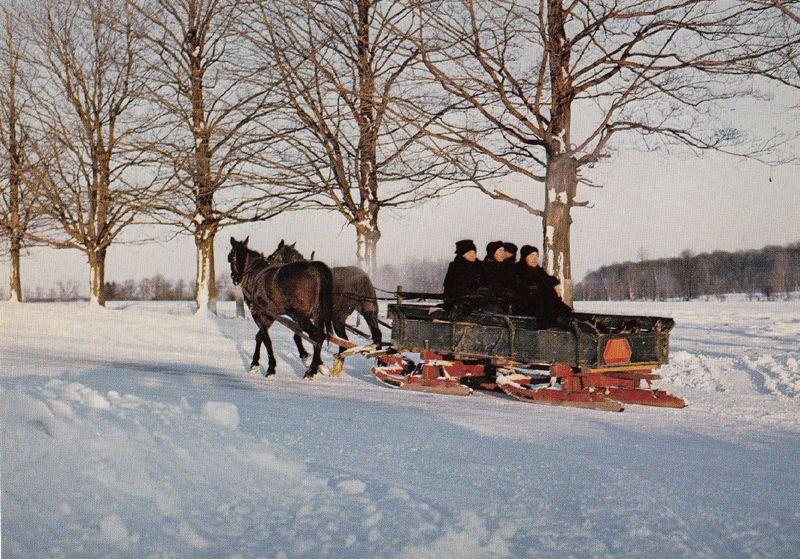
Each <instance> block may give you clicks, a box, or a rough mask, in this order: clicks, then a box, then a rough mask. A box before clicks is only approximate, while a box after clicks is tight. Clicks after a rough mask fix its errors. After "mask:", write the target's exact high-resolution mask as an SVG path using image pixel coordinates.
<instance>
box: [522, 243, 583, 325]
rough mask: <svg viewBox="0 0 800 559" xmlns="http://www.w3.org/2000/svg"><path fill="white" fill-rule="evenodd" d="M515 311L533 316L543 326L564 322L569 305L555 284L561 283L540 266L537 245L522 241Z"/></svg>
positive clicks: (567, 314) (568, 311)
mask: <svg viewBox="0 0 800 559" xmlns="http://www.w3.org/2000/svg"><path fill="white" fill-rule="evenodd" d="M516 270H517V274H516V293H515V312H518V313H519V314H522V315H528V316H535V317H536V318H537V320H538V322H539V325H540V326H541V327H542V328H549V327H551V326H553V325H554V324H556V323H563V321H564V319H566V318H567V317H569V315H570V314H571V313H572V308H570V307H569V305H567V304H566V303H564V301H562V300H561V297H560V296H559V293H558V292H557V291H556V287H557V286H558V285H559V284H560V283H561V282H560V281H559V280H558V278H556V277H555V276H551V275H550V274H548V273H547V272H546V271H544V270H543V269H542V267H541V266H539V249H537V248H536V247H534V246H531V245H525V246H523V247H522V249H520V260H519V262H517V264H516Z"/></svg>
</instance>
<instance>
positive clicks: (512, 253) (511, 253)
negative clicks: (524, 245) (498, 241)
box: [503, 243, 517, 268]
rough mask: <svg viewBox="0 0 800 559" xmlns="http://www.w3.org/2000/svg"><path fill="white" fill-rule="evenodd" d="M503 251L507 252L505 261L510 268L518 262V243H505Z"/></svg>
mask: <svg viewBox="0 0 800 559" xmlns="http://www.w3.org/2000/svg"><path fill="white" fill-rule="evenodd" d="M503 251H504V252H505V253H506V255H507V256H506V259H505V260H503V263H504V264H505V265H506V266H508V267H509V268H510V267H512V266H513V265H514V264H516V263H517V245H515V244H514V243H503Z"/></svg>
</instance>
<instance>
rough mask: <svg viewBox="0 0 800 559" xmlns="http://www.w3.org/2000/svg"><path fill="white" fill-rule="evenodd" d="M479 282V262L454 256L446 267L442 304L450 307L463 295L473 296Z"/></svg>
mask: <svg viewBox="0 0 800 559" xmlns="http://www.w3.org/2000/svg"><path fill="white" fill-rule="evenodd" d="M480 282H481V262H480V261H478V260H476V261H475V262H470V261H469V260H467V259H465V258H462V257H461V256H456V257H455V258H454V259H453V261H452V262H450V265H449V266H448V267H447V274H445V276H444V305H445V307H447V308H452V306H453V304H454V303H455V302H456V301H458V300H459V299H462V298H464V297H471V296H474V295H475V293H476V292H477V291H478V288H479V287H480Z"/></svg>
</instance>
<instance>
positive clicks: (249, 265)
mask: <svg viewBox="0 0 800 559" xmlns="http://www.w3.org/2000/svg"><path fill="white" fill-rule="evenodd" d="M250 256H251V255H250V251H247V252H245V253H244V258H245V266H244V269H243V270H242V271H241V272H240V273H239V274H238V276H239V281H236V279H235V278H234V277H233V273H231V281H233V285H240V284H241V283H242V280H244V277H245V276H246V275H247V274H249V273H250V272H251V271H252V269H253V268H255V266H257V265H258V264H259V259H258V258H261V260H263V261H264V264H266V266H265V269H270V268H276V267H278V266H283V265H284V264H285V263H280V262H279V263H270V262H269V260H268V259H267V258H264V257H263V256H260V257H258V258H256V257H253V258H251V257H250Z"/></svg>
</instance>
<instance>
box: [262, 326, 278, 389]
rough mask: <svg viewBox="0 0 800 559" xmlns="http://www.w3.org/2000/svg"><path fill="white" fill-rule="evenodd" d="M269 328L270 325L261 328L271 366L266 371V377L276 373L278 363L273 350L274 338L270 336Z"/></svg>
mask: <svg viewBox="0 0 800 559" xmlns="http://www.w3.org/2000/svg"><path fill="white" fill-rule="evenodd" d="M268 329H269V326H267V327H266V328H262V329H261V336H262V339H263V341H264V347H266V348H267V355H268V356H269V366H268V367H267V372H266V373H264V376H265V377H271V376H272V375H274V374H275V364H276V361H275V352H274V351H272V340H271V339H270V337H269V332H267V330H268Z"/></svg>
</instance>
